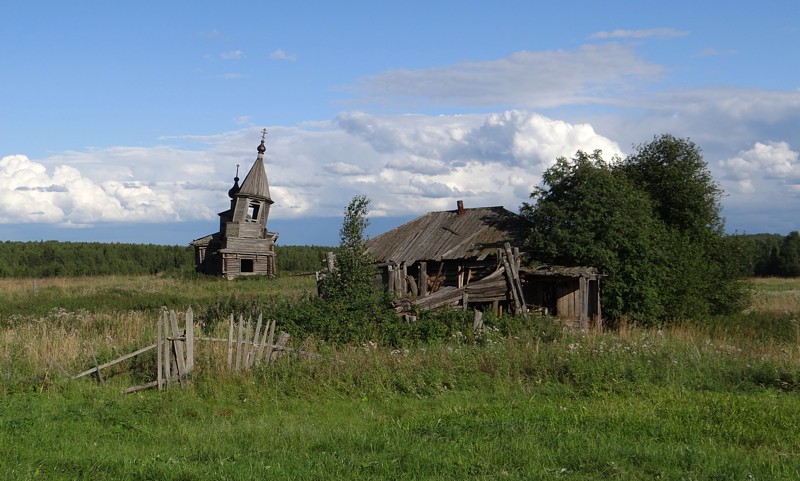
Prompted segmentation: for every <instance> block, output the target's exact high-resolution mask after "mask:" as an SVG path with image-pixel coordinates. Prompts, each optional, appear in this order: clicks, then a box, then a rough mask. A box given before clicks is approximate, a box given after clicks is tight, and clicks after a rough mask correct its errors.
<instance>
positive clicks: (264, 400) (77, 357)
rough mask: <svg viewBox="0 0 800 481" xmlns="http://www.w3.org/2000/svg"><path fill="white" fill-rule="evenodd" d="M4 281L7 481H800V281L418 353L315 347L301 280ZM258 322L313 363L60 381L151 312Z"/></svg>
mask: <svg viewBox="0 0 800 481" xmlns="http://www.w3.org/2000/svg"><path fill="white" fill-rule="evenodd" d="M0 286H1V287H2V290H0V332H2V337H0V339H2V342H1V343H0V477H2V479H9V480H11V479H93V480H94V479H137V480H138V479H158V480H162V479H182V480H188V479H265V478H272V479H325V480H328V479H571V480H578V479H631V480H633V479H648V480H649V479H675V480H689V479H698V480H709V479H719V480H732V479H742V480H749V479H769V480H774V479H786V480H794V479H800V395H798V391H800V328H798V319H799V318H800V314H799V313H800V279H789V280H787V279H780V280H778V279H760V280H754V281H752V284H751V292H752V300H751V306H750V307H749V308H748V309H746V310H745V311H743V312H742V313H740V314H738V315H736V316H730V317H727V318H709V319H705V320H702V321H696V322H692V323H683V324H674V325H669V326H654V327H649V328H643V327H639V326H635V325H625V324H624V323H622V324H621V325H620V326H619V328H618V329H617V330H615V331H611V332H603V333H575V332H567V331H563V330H561V329H560V328H559V327H558V326H557V325H556V324H555V323H554V321H552V320H550V319H547V318H535V319H532V320H531V321H527V322H525V321H522V320H520V319H510V318H505V319H492V318H488V319H487V326H486V328H485V330H484V331H483V332H482V333H481V334H480V335H475V334H474V333H473V332H471V316H469V315H465V316H460V315H454V314H453V313H440V314H437V315H438V316H439V317H438V318H436V317H433V318H432V319H429V320H425V319H420V321H418V322H419V323H421V325H427V326H428V327H427V328H426V329H427V331H425V332H426V333H427V334H426V337H425V340H424V341H423V340H419V341H416V342H414V340H413V338H412V337H409V335H406V334H403V335H402V336H400V335H397V336H396V337H393V338H392V339H395V341H393V342H387V341H385V340H376V341H371V340H368V338H364V339H362V340H353V339H355V338H353V339H350V340H349V341H347V342H337V341H334V340H331V339H329V338H325V337H323V336H316V337H315V336H314V335H309V334H308V332H313V331H309V330H308V329H306V330H302V329H301V327H302V326H301V322H300V321H298V320H297V319H294V320H291V321H290V320H289V319H288V317H289V316H290V311H289V310H286V309H287V307H286V306H292V305H296V306H297V309H298V310H301V311H302V312H303V313H304V315H306V316H307V319H308V320H309V323H311V322H312V321H313V323H314V325H315V326H316V325H322V324H321V322H322V320H321V319H322V318H324V316H325V313H324V312H322V313H320V312H317V311H314V310H312V309H309V308H308V307H307V306H308V303H309V302H311V301H310V299H311V298H312V297H313V289H314V281H313V278H308V277H283V278H278V279H253V280H244V281H233V282H228V281H220V280H216V279H206V278H202V277H191V276H190V277H185V278H181V277H169V276H161V277H159V276H138V277H125V276H116V277H114V276H110V277H102V278H99V277H86V278H52V279H41V280H38V281H37V282H36V285H35V288H34V282H33V280H32V279H13V280H11V279H4V280H0ZM279 302H280V303H282V304H280V306H279V305H278V304H279ZM254 305H258V306H261V307H262V308H263V309H266V310H267V312H272V314H274V315H275V318H277V319H278V321H279V327H280V322H281V321H282V319H283V317H286V318H287V320H286V322H287V325H288V326H291V328H292V329H294V330H293V331H292V332H293V333H300V332H304V333H305V336H304V337H302V338H300V336H299V335H295V336H294V337H293V339H292V342H293V345H294V346H295V347H298V346H301V345H302V347H303V349H305V350H307V351H312V352H314V353H316V354H317V355H318V356H316V357H301V356H295V355H287V356H284V357H282V358H280V359H279V360H278V361H277V362H276V363H275V364H273V365H270V366H263V367H259V368H257V369H254V370H253V371H252V372H246V373H245V372H231V371H227V370H224V369H220V368H219V366H218V365H216V364H215V363H214V362H212V361H211V360H210V359H211V357H210V356H211V353H206V354H208V357H203V355H204V354H203V353H202V352H201V353H200V354H198V358H197V359H198V361H197V363H198V366H197V369H196V371H195V372H194V374H193V376H192V379H191V382H190V383H189V385H188V386H186V387H183V388H181V387H177V386H176V387H171V388H170V389H167V390H164V391H156V390H152V391H141V392H138V393H135V394H127V395H126V394H122V391H123V390H124V389H125V388H126V387H128V386H131V385H133V384H135V383H138V382H141V381H144V380H146V378H147V376H148V375H149V373H150V372H153V371H152V368H153V365H152V359H148V358H146V356H145V357H144V358H143V359H142V360H139V361H132V362H130V363H123V364H121V365H119V366H118V367H116V368H113V369H109V370H108V372H106V371H104V373H105V374H106V379H105V381H106V383H105V385H100V384H99V383H98V382H97V380H96V379H95V378H92V377H87V378H82V379H79V380H71V379H69V377H68V376H67V374H65V371H66V373H76V372H80V371H82V370H84V369H86V368H87V367H90V366H91V365H92V363H93V361H92V359H91V354H90V352H92V351H93V352H95V353H96V354H97V357H98V359H99V361H100V362H103V361H104V360H108V359H113V358H116V357H119V356H121V355H123V354H126V353H128V352H132V351H133V350H135V349H137V348H138V347H141V346H144V345H146V344H147V343H149V342H152V340H153V337H154V335H155V324H156V320H157V319H158V316H159V312H160V310H161V307H162V306H165V307H168V308H174V309H186V308H187V307H189V306H192V307H193V308H194V309H195V311H196V312H198V314H204V315H206V316H210V315H212V314H213V313H221V312H223V311H224V309H225V307H227V306H238V307H241V306H254ZM210 306H211V307H213V306H217V308H215V309H212V308H210ZM220 306H221V307H220ZM304 306H305V307H304ZM270 309H272V311H270ZM314 316H316V317H314ZM333 317H335V316H333ZM336 319H337V320H338V319H339V318H338V317H337V318H336ZM437 319H439V320H440V322H442V323H444V324H446V325H447V329H442V330H439V331H436V334H435V335H434V334H431V332H432V328H431V327H430V326H431V325H433V324H432V323H433V322H434V321H436V320H437ZM207 322H209V325H208V326H207V328H208V329H211V330H212V331H213V330H214V329H216V331H214V332H217V333H219V332H220V330H221V329H223V330H224V328H225V325H224V323H218V324H216V325H212V324H211V319H207ZM337 322H339V321H337ZM382 322H383V323H384V324H381V325H382V326H384V327H383V329H388V328H389V327H387V326H386V325H385V324H386V323H387V322H388V321H382ZM397 322H398V323H399V324H398V325H397V326H394V327H392V329H394V331H393V332H395V333H396V332H399V331H398V330H399V329H401V327H400V324H402V322H403V321H402V320H397ZM426 322H427V323H429V324H425V323H426ZM390 327H391V326H390ZM402 328H403V329H407V328H406V327H402ZM370 332H376V331H370ZM403 332H406V331H403ZM408 332H412V331H408ZM413 332H415V333H419V332H422V331H413ZM212 333H213V332H212Z"/></svg>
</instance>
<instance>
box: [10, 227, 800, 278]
mask: <svg viewBox="0 0 800 481" xmlns="http://www.w3.org/2000/svg"><path fill="white" fill-rule="evenodd" d="M734 237H735V238H736V239H738V240H739V241H740V247H741V253H742V258H741V267H742V274H743V275H745V276H749V277H752V276H754V277H771V276H775V277H800V233H798V232H792V233H791V234H789V235H787V236H782V235H780V234H743V235H736V236H734ZM275 250H276V253H277V261H278V273H279V274H281V273H288V274H296V273H300V272H313V271H318V270H321V269H322V268H323V259H324V258H325V253H326V252H328V251H331V250H335V248H333V247H324V246H276V247H275ZM192 272H194V252H193V250H192V248H191V247H189V246H164V245H153V244H117V243H100V242H58V241H43V242H15V241H5V242H0V277H56V276H95V275H136V274H139V275H141V274H188V273H192Z"/></svg>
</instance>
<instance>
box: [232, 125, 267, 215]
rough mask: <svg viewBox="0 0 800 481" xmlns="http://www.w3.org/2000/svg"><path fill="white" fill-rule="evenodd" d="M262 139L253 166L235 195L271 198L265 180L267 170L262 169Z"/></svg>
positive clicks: (263, 149)
mask: <svg viewBox="0 0 800 481" xmlns="http://www.w3.org/2000/svg"><path fill="white" fill-rule="evenodd" d="M265 151H266V147H265V146H264V140H263V139H262V140H261V145H259V146H258V157H257V158H256V161H255V163H254V164H253V167H251V168H250V172H248V173H247V176H246V177H245V178H244V181H243V182H242V186H241V187H240V188H239V192H237V195H240V196H241V195H246V196H250V197H262V198H264V199H267V200H270V201H271V200H272V198H271V197H270V195H269V182H268V181H267V171H266V169H264V152H265Z"/></svg>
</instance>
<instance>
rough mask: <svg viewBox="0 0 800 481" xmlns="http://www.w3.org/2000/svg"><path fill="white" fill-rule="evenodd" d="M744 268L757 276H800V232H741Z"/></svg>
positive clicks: (749, 273) (747, 272) (739, 237)
mask: <svg viewBox="0 0 800 481" xmlns="http://www.w3.org/2000/svg"><path fill="white" fill-rule="evenodd" d="M736 237H737V238H738V239H739V241H740V242H741V244H742V248H743V251H744V253H745V255H744V256H743V261H744V266H743V269H744V271H745V273H746V274H748V275H750V276H756V277H800V232H797V231H793V232H791V233H789V235H787V236H785V237H784V236H782V235H780V234H749V235H746V234H741V235H737V236H736Z"/></svg>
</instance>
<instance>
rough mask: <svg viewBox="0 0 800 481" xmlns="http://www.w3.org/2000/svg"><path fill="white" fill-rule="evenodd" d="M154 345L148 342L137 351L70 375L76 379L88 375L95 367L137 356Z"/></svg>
mask: <svg viewBox="0 0 800 481" xmlns="http://www.w3.org/2000/svg"><path fill="white" fill-rule="evenodd" d="M156 347H158V344H150V345H149V346H146V347H143V348H141V349H139V350H138V351H134V352H132V353H130V354H125V355H124V356H122V357H120V358H117V359H114V360H113V361H108V362H106V363H103V364H99V365H95V367H93V368H91V369H87V370H86V371H83V372H82V373H80V374H76V375H74V376H72V379H78V378H80V377H83V376H88V375H89V374H92V373H93V372H95V371H96V370H97V369H105V368H107V367H109V366H113V365H114V364H117V363H120V362H122V361H124V360H126V359H130V358H132V357H134V356H138V355H139V354H142V353H143V352H147V351H149V350H150V349H155V348H156ZM92 356H93V357H94V349H92Z"/></svg>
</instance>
